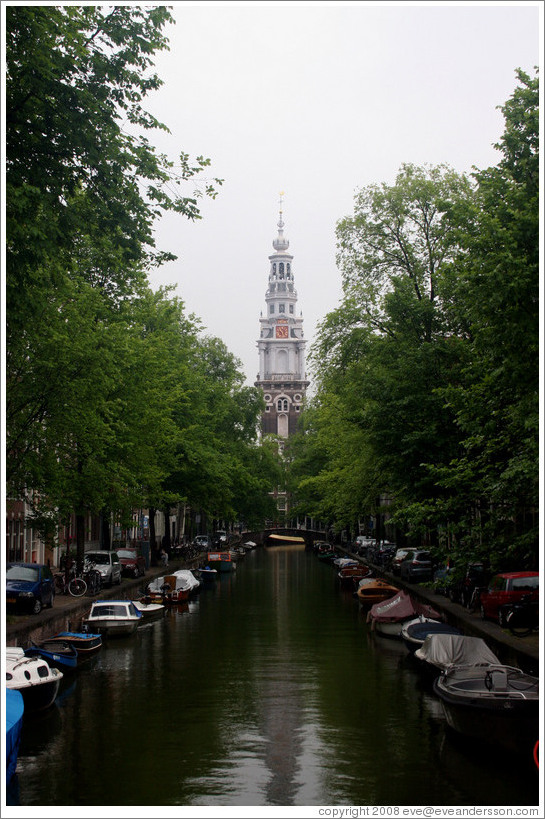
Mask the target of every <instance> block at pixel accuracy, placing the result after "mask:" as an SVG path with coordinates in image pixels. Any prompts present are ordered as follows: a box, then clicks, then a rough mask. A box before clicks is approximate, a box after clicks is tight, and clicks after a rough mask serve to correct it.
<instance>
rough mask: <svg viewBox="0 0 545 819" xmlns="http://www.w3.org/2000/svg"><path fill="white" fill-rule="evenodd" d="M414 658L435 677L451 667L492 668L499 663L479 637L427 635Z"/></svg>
mask: <svg viewBox="0 0 545 819" xmlns="http://www.w3.org/2000/svg"><path fill="white" fill-rule="evenodd" d="M414 656H415V658H416V659H417V660H419V661H420V663H421V667H422V668H423V669H424V670H425V671H428V672H430V673H432V674H435V675H437V674H439V673H440V672H441V671H445V670H446V669H447V668H452V667H453V666H466V667H468V668H469V667H470V666H493V665H499V662H500V661H499V660H498V658H497V657H496V655H495V654H494V652H493V651H491V650H490V648H489V647H488V646H487V644H486V643H485V641H484V640H483V639H482V638H481V637H467V636H466V635H464V634H428V636H427V637H426V639H425V640H424V643H423V644H422V645H421V646H420V648H417V649H416V651H415V652H414Z"/></svg>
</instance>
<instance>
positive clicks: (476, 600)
mask: <svg viewBox="0 0 545 819" xmlns="http://www.w3.org/2000/svg"><path fill="white" fill-rule="evenodd" d="M486 590H487V586H473V590H472V592H471V595H470V597H469V601H468V604H467V608H468V609H469V611H470V612H471V613H472V614H473V613H474V612H476V611H480V610H481V593H482V592H484V591H486Z"/></svg>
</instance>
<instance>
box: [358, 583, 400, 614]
mask: <svg viewBox="0 0 545 819" xmlns="http://www.w3.org/2000/svg"><path fill="white" fill-rule="evenodd" d="M398 592H399V589H398V588H396V586H392V585H391V584H390V583H387V582H386V580H381V579H380V577H374V578H365V577H364V578H363V580H360V585H359V586H358V590H357V592H356V596H357V598H358V600H359V601H360V603H361V604H362V606H364V607H365V608H371V606H372V605H373V604H374V603H381V602H382V601H383V600H388V599H389V598H390V597H393V596H394V594H397V593H398Z"/></svg>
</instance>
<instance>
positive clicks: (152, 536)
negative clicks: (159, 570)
mask: <svg viewBox="0 0 545 819" xmlns="http://www.w3.org/2000/svg"><path fill="white" fill-rule="evenodd" d="M149 547H150V555H151V565H152V566H157V565H158V560H157V543H156V542H155V506H150V508H149Z"/></svg>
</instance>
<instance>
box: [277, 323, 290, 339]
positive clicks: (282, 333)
mask: <svg viewBox="0 0 545 819" xmlns="http://www.w3.org/2000/svg"><path fill="white" fill-rule="evenodd" d="M287 337H288V326H287V324H279V325H277V327H276V338H287Z"/></svg>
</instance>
